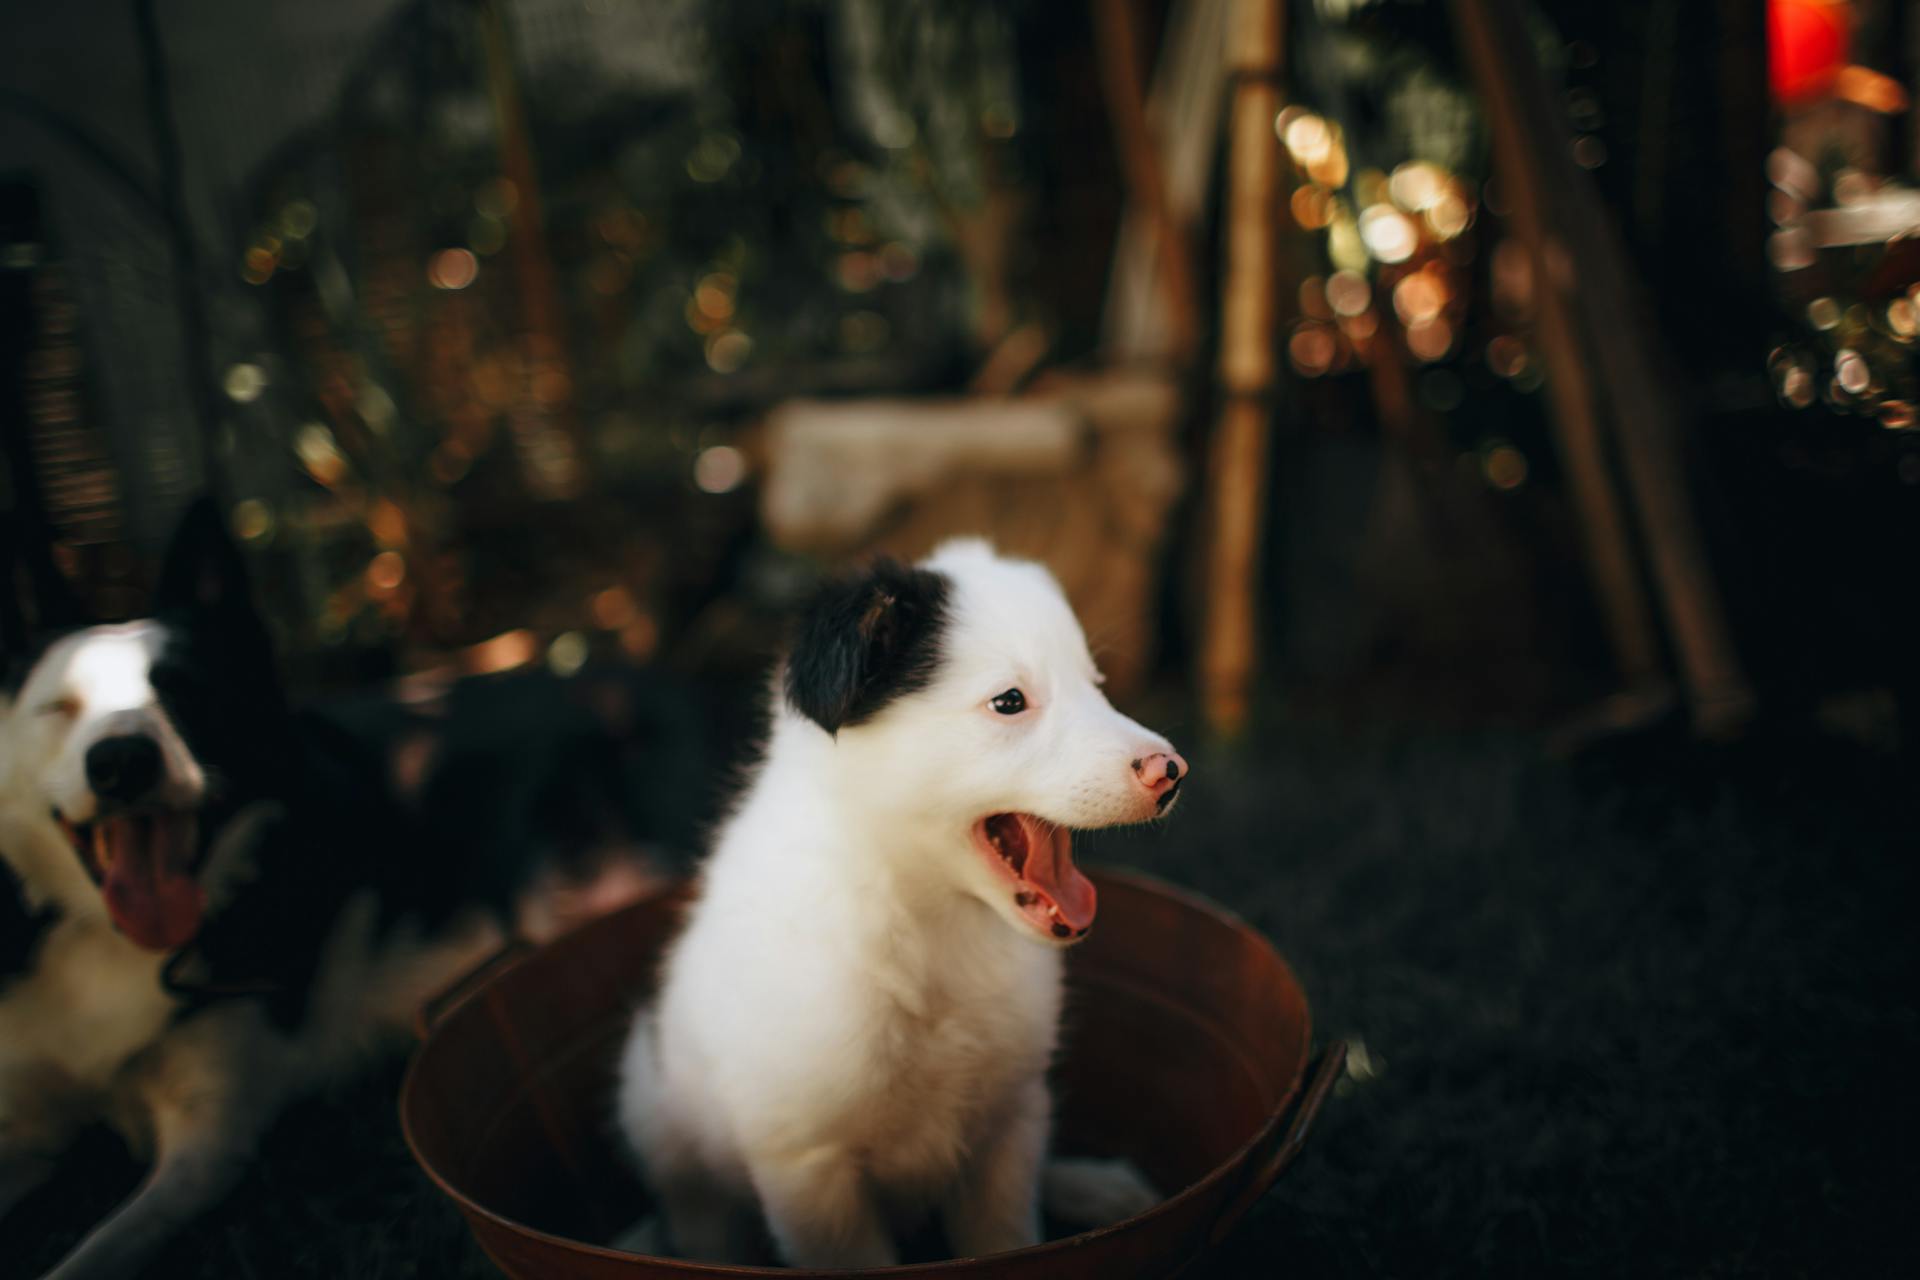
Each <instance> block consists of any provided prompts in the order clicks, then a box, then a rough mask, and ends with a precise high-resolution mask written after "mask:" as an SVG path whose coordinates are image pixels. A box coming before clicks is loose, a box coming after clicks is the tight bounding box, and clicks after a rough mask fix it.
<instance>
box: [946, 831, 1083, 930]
mask: <svg viewBox="0 0 1920 1280" xmlns="http://www.w3.org/2000/svg"><path fill="white" fill-rule="evenodd" d="M973 843H974V845H975V847H976V848H978V849H979V850H980V851H981V853H982V855H983V856H985V857H986V859H987V861H988V863H989V864H990V865H991V866H992V867H993V869H994V871H995V872H996V873H997V874H998V875H999V876H1000V877H1001V878H1002V880H1003V881H1004V882H1005V883H1006V888H1007V892H1008V893H1009V894H1011V895H1012V897H1013V902H1014V905H1015V906H1016V907H1018V908H1019V910H1020V914H1021V915H1022V916H1024V917H1025V918H1026V920H1027V923H1029V924H1031V925H1032V926H1033V927H1034V928H1035V929H1036V930H1038V931H1039V932H1040V933H1043V934H1045V935H1047V936H1048V937H1051V938H1058V939H1062V940H1067V939H1077V938H1081V937H1084V936H1085V935H1086V932H1087V930H1088V929H1090V928H1092V927H1093V913H1094V909H1095V896H1094V891H1093V882H1092V881H1091V880H1089V879H1087V878H1086V877H1085V876H1084V875H1081V874H1080V870H1079V868H1077V867H1075V866H1074V865H1073V838H1072V836H1071V835H1069V834H1068V832H1067V829H1066V828H1065V827H1056V826H1054V825H1053V824H1052V823H1050V822H1043V821H1041V820H1040V819H1039V818H1036V817H1034V816H1033V815H1032V814H1027V813H995V814H989V815H988V816H987V817H984V818H982V819H980V821H978V822H976V823H974V824H973Z"/></svg>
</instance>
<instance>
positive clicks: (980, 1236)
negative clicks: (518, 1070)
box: [619, 540, 1178, 1267]
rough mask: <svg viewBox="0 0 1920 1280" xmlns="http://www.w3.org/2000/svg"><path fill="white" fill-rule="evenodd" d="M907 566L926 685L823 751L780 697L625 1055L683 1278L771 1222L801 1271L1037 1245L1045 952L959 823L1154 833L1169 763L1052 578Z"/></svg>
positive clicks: (1051, 1010) (1047, 1039) (965, 565)
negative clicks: (913, 1231)
mask: <svg viewBox="0 0 1920 1280" xmlns="http://www.w3.org/2000/svg"><path fill="white" fill-rule="evenodd" d="M922 567H924V568H926V569H930V570H933V571H935V572H937V573H940V574H942V575H944V576H945V577H946V579H947V580H948V582H949V584H950V585H949V590H948V594H947V600H946V615H947V619H946V624H945V628H944V634H943V636H942V640H941V644H940V655H941V656H940V660H939V662H938V665H937V667H936V668H935V669H934V671H933V673H932V677H931V680H930V682H928V683H927V684H926V685H925V687H923V688H920V689H918V690H916V691H914V692H910V693H907V694H905V695H904V696H901V697H899V698H897V699H896V700H895V701H893V702H891V703H889V704H887V705H886V706H885V707H884V708H883V709H882V710H881V711H880V712H879V713H878V714H876V715H874V716H873V717H872V718H871V719H868V720H865V721H863V722H861V723H859V724H857V725H853V726H849V727H845V728H841V729H840V731H839V732H838V733H837V734H830V733H828V732H827V731H826V730H825V729H823V728H821V727H820V726H819V725H817V724H815V723H813V722H812V721H810V720H809V719H807V718H806V717H804V716H802V715H800V714H799V713H797V712H796V711H795V710H794V709H793V708H792V707H791V706H789V705H787V704H786V702H785V701H784V700H782V699H781V698H780V697H778V696H777V695H776V697H775V700H774V701H775V706H774V712H773V725H772V733H771V739H770V742H769V744H768V746H767V750H766V756H765V760H764V763H763V764H762V766H761V767H760V769H759V772H758V774H757V776H756V777H755V778H754V779H753V781H752V783H751V785H750V786H749V788H748V790H747V791H746V793H745V796H744V797H743V799H742V800H741V802H740V805H739V808H738V809H737V811H736V812H735V813H734V814H733V816H732V817H731V819H730V820H729V821H727V822H726V823H725V825H724V826H723V827H722V829H721V830H720V832H719V835H718V839H717V842H716V845H715V847H714V850H713V853H712V856H711V858H710V860H709V862H708V863H707V865H706V868H705V872H704V876H703V881H702V887H701V891H700V895H699V899H698V902H697V904H696V905H695V906H694V908H693V909H692V912H691V915H690V919H689V921H688V924H687V927H686V930H685V932H684V934H683V935H682V936H681V937H680V938H679V939H678V941H677V942H676V944H675V945H674V947H673V949H672V951H671V954H670V956H669V959H668V963H667V965H666V969H665V977H664V983H663V986H662V989H661V991H660V994H659V997H658V1000H657V1002H656V1003H655V1004H654V1005H653V1006H651V1007H650V1008H648V1009H647V1010H645V1011H643V1013H642V1014H641V1015H640V1017H639V1018H638V1019H637V1020H636V1022H635V1026H634V1029H633V1033H632V1036H631V1038H630V1040H629V1042H628V1045H627V1047H626V1051H625V1054H624V1057H623V1060H622V1064H621V1080H620V1093H619V1114H620V1120H621V1123H622V1126H623V1128H624V1130H625V1131H626V1133H627V1135H628V1136H629V1137H630V1139H631V1140H632V1142H633V1144H634V1146H635V1148H636V1149H637V1151H638V1153H639V1154H640V1157H641V1160H642V1163H643V1165H644V1168H645V1171H646V1174H647V1178H648V1181H649V1183H650V1184H651V1185H652V1187H653V1188H654V1190H655V1191H656V1193H657V1195H658V1197H659V1199H660V1202H661V1206H662V1208H663V1210H664V1212H665V1215H666V1219H667V1227H668V1233H669V1235H670V1236H671V1238H672V1242H673V1244H674V1246H675V1247H676V1248H677V1249H678V1251H679V1252H681V1253H682V1254H684V1255H686V1256H689V1257H696V1258H704V1259H713V1260H733V1261H750V1260H752V1259H753V1258H754V1256H755V1254H756V1251H757V1250H758V1249H759V1247H760V1246H759V1241H760V1238H761V1223H762V1222H764V1224H765V1226H766V1227H767V1228H769V1229H770V1230H771V1233H772V1236H773V1240H774V1243H775V1244H776V1245H777V1247H778V1250H779V1253H780V1254H781V1255H782V1256H783V1257H784V1258H785V1259H786V1261H788V1262H789V1263H792V1264H794V1265H798V1266H829V1267H864V1266H880V1265H887V1264H891V1263H893V1262H895V1261H897V1251H896V1241H897V1238H898V1234H899V1233H900V1232H901V1231H902V1230H905V1229H908V1228H909V1227H910V1226H911V1225H913V1224H914V1223H915V1222H917V1221H918V1220H920V1219H922V1218H923V1217H924V1216H925V1215H926V1214H928V1213H929V1212H932V1213H937V1214H938V1215H939V1216H940V1218H941V1221H942V1225H943V1226H944V1228H945V1231H946V1234H947V1238H948V1242H949V1244H950V1245H951V1246H952V1248H953V1249H954V1251H955V1252H956V1253H957V1254H959V1255H961V1256H969V1255H978V1254H986V1253H994V1252H997V1251H1000V1250H1004V1249H1012V1248H1017V1247H1021V1246H1024V1245H1030V1244H1034V1243H1036V1242H1037V1241H1038V1240H1039V1239H1040V1211H1039V1181H1040V1176H1041V1169H1042V1162H1043V1158H1044V1155H1045V1151H1046V1147H1047V1140H1048V1132H1049V1123H1050V1104H1049V1099H1048V1094H1047V1089H1046V1082H1045V1073H1046V1069H1047V1066H1048V1063H1049V1060H1050V1058H1051V1057H1052V1055H1053V1052H1054V1047H1055V1040H1056V1032H1057V1027H1058V1023H1059V1017H1060V1006H1061V964H1062V955H1063V949H1062V947H1061V946H1060V945H1059V944H1058V943H1056V942H1055V941H1054V940H1053V939H1052V938H1050V937H1047V936H1044V935H1043V934H1042V933H1041V932H1039V931H1038V930H1036V928H1035V926H1034V925H1033V924H1032V923H1031V922H1030V920H1029V919H1028V918H1027V917H1025V916H1023V914H1022V912H1021V910H1020V909H1019V907H1018V906H1017V905H1016V904H1015V903H1014V901H1013V895H1012V893H1011V892H1010V891H1009V889H1008V886H1007V882H1006V880H1005V879H1004V878H1003V877H1002V876H1000V875H999V874H998V873H997V872H996V870H995V868H994V867H993V865H992V864H991V862H990V861H989V860H988V858H987V857H983V856H982V852H981V850H980V849H979V848H977V847H976V846H975V844H974V841H973V836H972V834H971V831H972V827H973V824H975V823H976V822H977V821H978V820H980V819H981V818H982V817H984V816H986V815H988V814H994V813H1003V812H1022V813H1028V814H1032V815H1035V816H1037V817H1040V818H1042V819H1044V820H1047V821H1049V822H1052V823H1055V824H1058V825H1061V826H1067V827H1082V828H1084V827H1100V826H1108V825H1113V824H1118V823H1129V822H1139V821H1146V820H1150V819H1152V818H1154V817H1156V816H1158V813H1159V812H1160V810H1161V808H1163V807H1164V806H1163V805H1161V804H1160V803H1158V800H1159V797H1158V795H1157V793H1156V791H1155V790H1154V789H1153V788H1152V787H1151V786H1150V785H1143V783H1142V781H1141V778H1140V776H1139V769H1138V766H1137V764H1136V762H1138V761H1140V760H1141V759H1142V758H1143V757H1154V756H1166V757H1167V758H1169V759H1174V760H1177V759H1178V758H1177V757H1175V756H1173V754H1172V750H1173V749H1172V747H1171V746H1170V745H1169V744H1168V743H1167V741H1166V739H1164V738H1162V737H1160V736H1159V735H1158V734H1155V733H1153V732H1151V731H1149V730H1147V729H1145V728H1143V727H1142V726H1140V725H1138V724H1136V723H1135V722H1134V721H1132V720H1130V719H1128V718H1127V717H1126V716H1123V715H1121V714H1120V713H1119V712H1118V711H1116V710H1114V709H1113V707H1112V706H1111V705H1110V704H1109V703H1108V702H1107V700H1106V698H1105V697H1104V696H1103V695H1102V693H1101V691H1100V687H1099V683H1100V676H1099V673H1098V671H1097V669H1096V667H1095V665H1094V662H1093V659H1092V657H1091V656H1090V655H1089V653H1088V650H1087V645H1086V640H1085V638H1084V636H1083V635H1082V634H1081V630H1080V627H1079V624H1078V623H1077V622H1076V621H1075V619H1074V617H1073V613H1072V611H1071V609H1070V608H1069V607H1068V605H1067V602H1066V600H1065V598H1064V597H1063V596H1062V594H1061V592H1060V590H1059V588H1058V586H1057V585H1056V584H1055V582H1054V581H1053V579H1052V577H1051V576H1050V575H1049V574H1048V573H1047V572H1046V570H1044V569H1043V568H1041V567H1039V566H1038V565H1034V564H1030V563H1025V562H1019V561H1013V560H1007V559H1002V558H1000V557H997V556H995V555H994V554H993V553H992V551H991V550H990V549H989V548H988V547H987V546H986V544H984V543H981V542H978V541H972V540H969V541H963V542H958V543H950V544H948V545H946V546H945V547H943V548H942V549H941V550H939V551H938V552H936V553H935V555H934V556H933V557H932V558H930V559H929V560H928V561H926V562H924V565H923V566H922ZM1011 688H1017V689H1020V690H1021V691H1023V693H1024V695H1025V698H1026V701H1027V703H1028V709H1027V711H1026V712H1024V713H1022V714H1020V715H1015V716H1008V715H1002V714H997V713H996V712H995V711H994V710H993V708H992V706H991V705H990V704H991V701H992V699H993V698H994V697H995V696H996V695H998V694H1000V693H1002V692H1003V691H1005V690H1008V689H1011ZM1162 789H1164V788H1162ZM1081 1180H1082V1181H1085V1179H1084V1178H1083V1179H1081ZM1096 1181H1098V1179H1096ZM1107 1185H1108V1188H1109V1190H1111V1189H1112V1188H1113V1187H1114V1186H1115V1185H1117V1186H1118V1187H1119V1189H1120V1190H1121V1191H1127V1192H1129V1193H1130V1195H1129V1196H1122V1197H1120V1201H1119V1202H1118V1203H1116V1204H1115V1205H1114V1208H1115V1209H1116V1210H1117V1209H1118V1208H1132V1209H1136V1210H1137V1209H1139V1208H1143V1207H1145V1206H1144V1205H1143V1204H1141V1203H1139V1200H1140V1199H1141V1197H1143V1196H1144V1195H1147V1194H1149V1193H1147V1192H1146V1190H1145V1189H1144V1188H1143V1187H1142V1186H1141V1185H1140V1184H1139V1182H1138V1180H1137V1179H1134V1180H1132V1181H1131V1182H1129V1181H1128V1179H1127V1178H1126V1177H1125V1175H1121V1176H1120V1177H1119V1179H1118V1180H1117V1183H1116V1181H1115V1180H1114V1179H1108V1180H1107ZM1129 1200H1130V1201H1131V1203H1128V1201H1129Z"/></svg>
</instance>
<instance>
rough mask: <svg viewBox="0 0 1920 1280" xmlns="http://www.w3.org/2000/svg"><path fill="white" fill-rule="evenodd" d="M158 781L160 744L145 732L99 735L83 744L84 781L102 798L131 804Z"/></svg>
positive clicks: (150, 789)
mask: <svg viewBox="0 0 1920 1280" xmlns="http://www.w3.org/2000/svg"><path fill="white" fill-rule="evenodd" d="M159 781H160V744H159V743H157V742H155V741H154V740H153V739H152V738H149V737H147V736H146V735H145V734H126V735H123V736H121V737H117V738H102V739H100V741H98V742H96V743H94V744H93V745H92V746H91V747H88V748H87V785H89V786H91V787H92V788H93V794H95V795H96V796H99V797H100V798H101V799H102V800H118V801H120V802H121V803H123V804H132V803H133V802H134V801H136V800H141V799H144V798H145V796H146V794H147V793H148V792H149V791H152V790H153V788H154V786H155V785H156V784H157V783H158V782H159Z"/></svg>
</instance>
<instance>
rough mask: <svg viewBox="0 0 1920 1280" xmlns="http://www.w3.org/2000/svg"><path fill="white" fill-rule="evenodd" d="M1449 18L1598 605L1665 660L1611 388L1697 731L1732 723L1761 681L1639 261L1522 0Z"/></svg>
mask: <svg viewBox="0 0 1920 1280" xmlns="http://www.w3.org/2000/svg"><path fill="white" fill-rule="evenodd" d="M1453 18H1454V29H1455V32H1456V33H1457V35H1458V38H1459V41H1460V48H1461V52H1462V54H1463V55H1464V57H1465V59H1466V61H1467V64H1468V66H1469V67H1470V68H1471V70H1472V74H1473V79H1474V84H1475V87H1476V88H1477V89H1478V90H1479V93H1480V97H1481V105H1482V108H1483V110H1484V113H1485V116H1486V119H1487V121H1488V124H1489V126H1490V128H1491V131H1492V135H1493V147H1494V159H1495V163H1496V165H1497V167H1498V171H1499V175H1500V181H1501V183H1502V185H1503V186H1505V187H1506V189H1507V191H1508V194H1509V196H1510V198H1511V201H1512V206H1513V211H1514V219H1513V221H1514V227H1515V230H1516V231H1517V232H1518V233H1519V235H1520V237H1521V238H1522V240H1523V241H1525V242H1526V243H1527V246H1528V248H1529V250H1530V252H1531V255H1532V258H1533V262H1534V297H1535V299H1536V307H1537V310H1538V315H1539V323H1540V337H1541V342H1542V345H1543V346H1544V347H1545V349H1546V355H1547V359H1548V367H1549V380H1548V386H1549V388H1550V394H1551V395H1552V398H1553V405H1554V413H1555V419H1556V425H1557V426H1558V428H1559V433H1560V442H1561V448H1562V450H1563V452H1564V453H1565V455H1566V457H1567V461H1568V471H1569V474H1570V475H1571V476H1572V478H1573V486H1574V496H1575V502H1576V504H1577V505H1578V506H1579V508H1580V514H1581V519H1582V524H1583V526H1584V527H1585V533H1586V537H1587V545H1588V554H1589V558H1590V560H1591V562H1592V564H1593V570H1594V575H1595V581H1596V584H1597V586H1598V589H1599V592H1600V596H1601V603H1602V608H1603V611H1604V612H1605V613H1606V614H1607V616H1608V621H1609V634H1610V636H1611V637H1612V639H1613V642H1614V651H1615V654H1616V657H1617V659H1618V661H1619V662H1620V665H1621V669H1622V672H1623V674H1624V675H1625V676H1626V677H1627V679H1628V680H1629V682H1630V683H1631V682H1634V681H1636V680H1637V679H1640V678H1641V677H1642V675H1643V674H1647V675H1650V673H1651V670H1652V669H1653V667H1654V664H1655V661H1656V659H1655V656H1654V655H1655V650H1654V645H1653V638H1652V636H1651V630H1650V626H1649V624H1648V622H1647V621H1646V617H1645V615H1646V606H1645V604H1644V602H1642V601H1641V599H1640V594H1641V587H1640V585H1639V582H1638V577H1637V574H1636V573H1635V571H1634V569H1633V558H1632V553H1631V550H1630V547H1629V546H1628V544H1627V539H1626V532H1625V522H1624V520H1623V517H1622V514H1621V504H1620V502H1619V499H1618V497H1617V496H1616V494H1615V492H1614V487H1613V482H1612V479H1611V475H1610V473H1609V470H1608V466H1607V459H1606V456H1605V442H1604V440H1603V439H1602V436H1603V434H1604V426H1603V419H1602V417H1601V413H1600V408H1599V406H1600V399H1599V395H1598V390H1599V388H1600V387H1601V386H1605V388H1606V392H1607V394H1606V404H1607V406H1608V407H1609V408H1610V409H1611V411H1612V412H1611V415H1610V418H1611V426H1612V428H1613V433H1614V442H1615V444H1616V446H1617V448H1618V452H1619V455H1620V462H1621V466H1622V469H1623V470H1624V472H1625V474H1626V478H1627V480H1628V483H1629V484H1630V486H1631V488H1632V493H1633V498H1634V508H1633V514H1634V515H1635V516H1636V517H1637V520H1638V523H1639V527H1640V533H1641V536H1642V541H1643V544H1644V548H1645V551H1646V556H1647V560H1648V563H1649V565H1650V566H1651V569H1652V574H1653V580H1654V583H1655V585H1656V587H1657V588H1658V592H1659V599H1660V604H1661V608H1662V612H1663V613H1664V615H1665V619H1666V623H1667V627H1668V630H1669V632H1670V633H1671V635H1672V638H1673V645H1674V649H1675V652H1676V655H1677V657H1678V658H1679V662H1680V669H1681V673H1682V676H1683V677H1684V679H1685V683H1686V687H1687V692H1688V698H1689V702H1690V704H1691V707H1692V711H1693V719H1694V725H1695V727H1696V729H1697V730H1699V731H1700V732H1702V733H1704V734H1708V735H1718V734H1723V733H1726V732H1729V731H1731V730H1732V729H1734V728H1736V727H1737V726H1738V725H1739V724H1741V723H1743V722H1744V721H1745V720H1746V719H1747V718H1748V717H1749V716H1750V715H1751V714H1752V709H1753V694H1752V691H1751V690H1750V688H1749V687H1748V685H1747V682H1746V677H1745V675H1744V673H1743V672H1742V670H1741V667H1740V663H1739V659H1738V658H1737V657H1736V656H1735V654H1734V652H1733V649H1732V645H1731V642H1730V641H1729V639H1728V636H1727V633H1726V628H1725V622H1724V620H1723V617H1722V613H1721V607H1720V598H1719V594H1718V592H1717V591H1716V589H1715V587H1714V584H1713V578H1712V574H1711V572H1710V570H1709V568H1708V565H1707V560H1706V554H1705V552H1704V550H1703V548H1702V546H1701V544H1700V538H1699V532H1698V530H1697V529H1696V528H1695V526H1694V523H1693V514H1692V510H1691V506H1690V503H1689V502H1688V499H1687V494H1686V488H1685V482H1684V476H1683V471H1682V467H1681V462H1680V457H1679V451H1678V444H1677V442H1678V439H1679V437H1680V431H1681V428H1680V424H1679V422H1678V421H1677V419H1676V417H1675V414H1674V410H1673V404H1674V400H1675V397H1674V396H1673V395H1672V394H1671V393H1670V392H1668V391H1667V390H1666V389H1665V388H1663V387H1662V386H1661V385H1660V382H1659V378H1658V376H1657V374H1656V372H1655V369H1654V365H1653V362H1652V358H1651V356H1650V354H1649V353H1648V351H1647V349H1646V346H1645V342H1644V335H1645V334H1646V333H1647V332H1648V330H1649V324H1648V322H1647V321H1646V320H1645V319H1644V318H1643V317H1642V316H1641V315H1640V314H1639V309H1638V308H1637V307H1636V306H1635V305H1634V301H1633V299H1632V297H1631V295H1630V294H1629V292H1628V285H1627V281H1628V279H1629V278H1630V274H1631V264H1630V262H1629V260H1628V258H1627V254H1626V251H1625V247H1624V246H1623V245H1622V244H1621V243H1620V241H1619V239H1618V236H1617V233H1615V232H1614V231H1613V230H1612V229H1611V228H1610V227H1609V226H1608V225H1607V222H1606V218H1605V215H1604V213H1603V211H1602V208H1601V203H1600V193H1599V192H1598V190H1596V189H1595V187H1594V185H1593V182H1592V179H1591V178H1589V177H1588V175H1587V174H1586V172H1585V171H1584V170H1582V169H1580V168H1579V167H1578V166H1577V165H1575V164H1574V163H1573V159H1572V156H1571V155H1570V153H1569V150H1568V145H1567V131H1566V128H1565V126H1564V124H1563V123H1562V122H1561V115H1560V111H1559V109H1558V107H1557V105H1556V103H1555V101H1554V99H1553V95H1552V93H1551V91H1550V90H1549V88H1548V86H1547V84H1546V81H1545V79H1544V77H1543V76H1542V74H1541V72H1540V67H1539V64H1538V61H1537V59H1536V58H1535V56H1534V54H1533V51H1532V49H1531V48H1530V47H1529V45H1528V43H1527V34H1526V30H1527V29H1526V25H1525V23H1524V21H1523V20H1522V15H1521V14H1520V12H1519V9H1518V6H1517V5H1515V4H1514V3H1513V2H1512V0H1454V5H1453Z"/></svg>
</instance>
